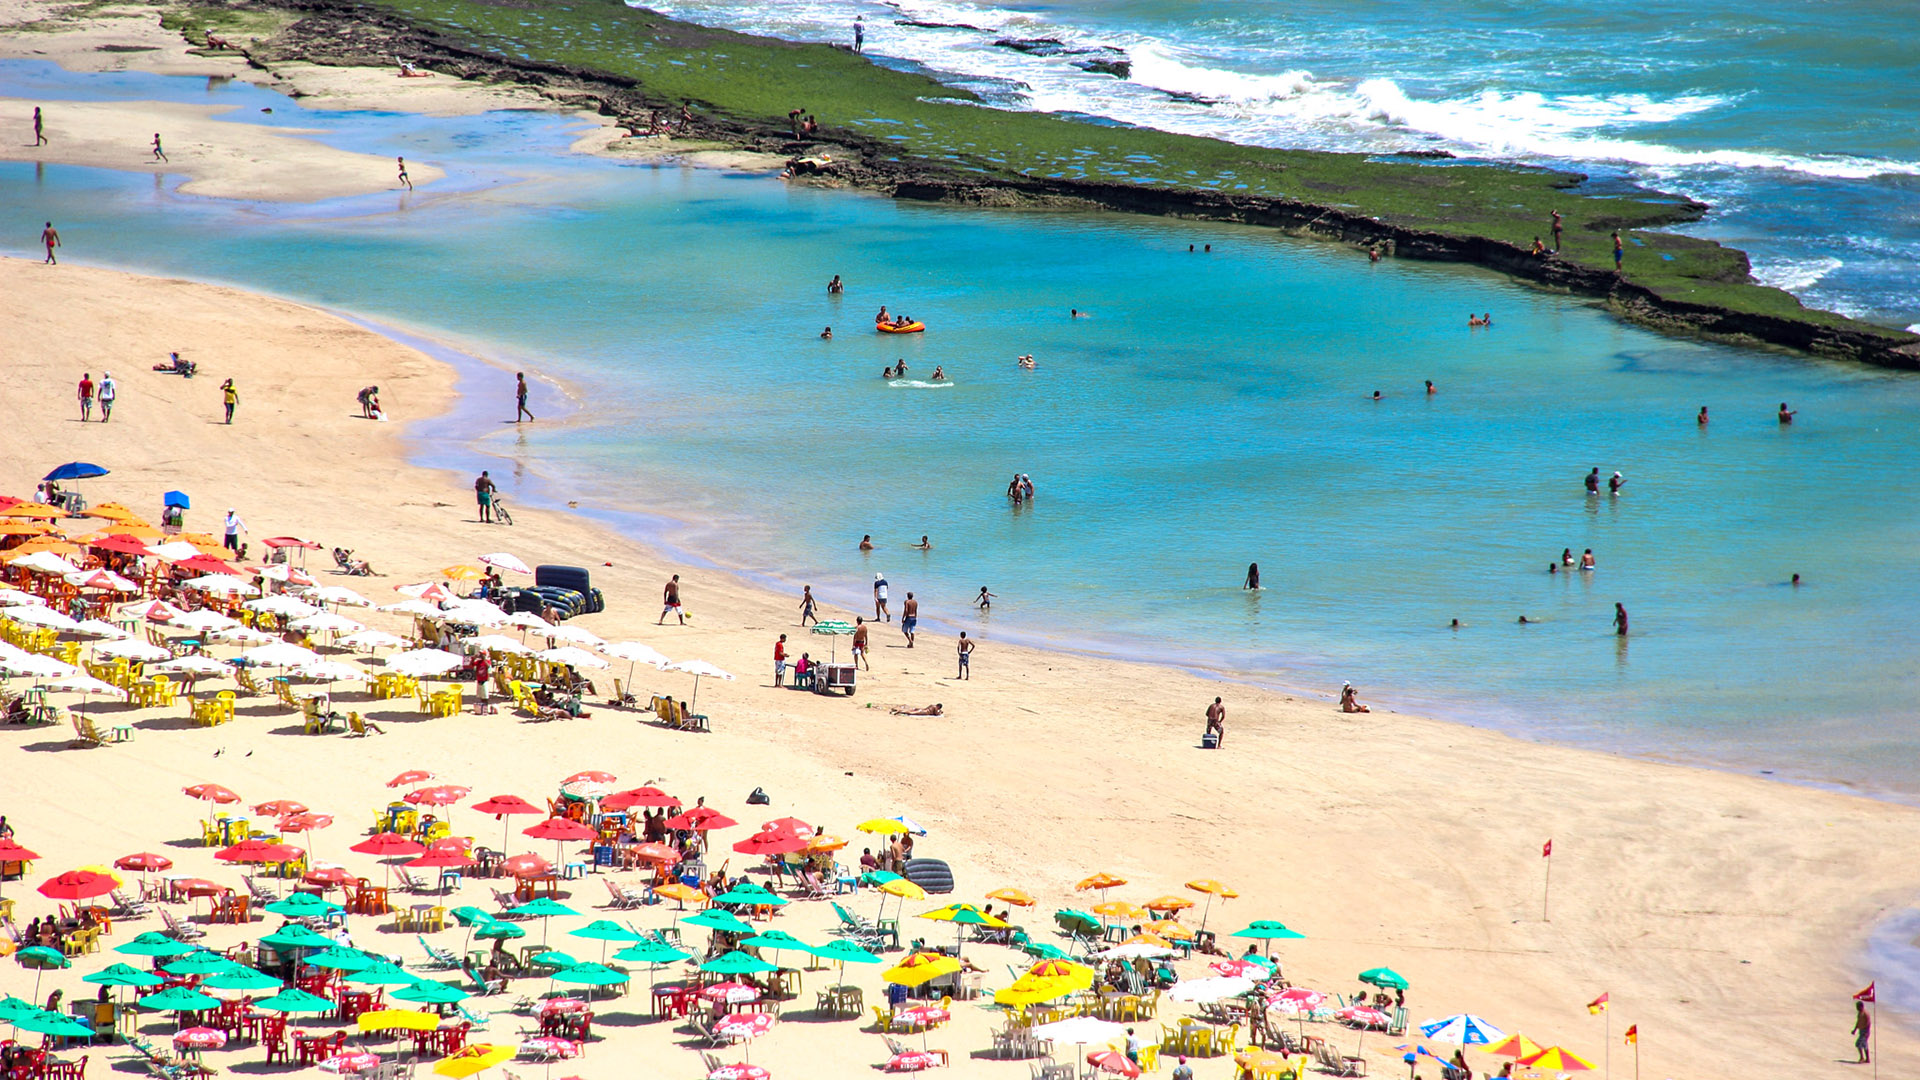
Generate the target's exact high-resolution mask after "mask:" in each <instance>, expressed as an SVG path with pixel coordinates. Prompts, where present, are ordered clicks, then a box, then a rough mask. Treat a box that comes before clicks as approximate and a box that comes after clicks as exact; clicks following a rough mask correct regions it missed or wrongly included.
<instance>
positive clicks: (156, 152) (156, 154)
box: [153, 131, 167, 161]
mask: <svg viewBox="0 0 1920 1080" xmlns="http://www.w3.org/2000/svg"><path fill="white" fill-rule="evenodd" d="M153 159H154V160H155V161H165V160H167V152H166V151H165V150H162V149H160V133H159V132H157V131H156V132H154V133H153Z"/></svg>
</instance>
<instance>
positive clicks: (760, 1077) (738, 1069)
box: [707, 1061, 773, 1080]
mask: <svg viewBox="0 0 1920 1080" xmlns="http://www.w3.org/2000/svg"><path fill="white" fill-rule="evenodd" d="M772 1075H773V1074H772V1073H770V1072H768V1071H767V1070H766V1067H765V1066H761V1065H755V1064H753V1063H752V1062H747V1061H742V1062H738V1063H736V1064H733V1065H722V1066H720V1067H719V1068H717V1069H715V1070H713V1071H712V1072H710V1073H708V1074H707V1080H768V1078H769V1077H771V1076H772Z"/></svg>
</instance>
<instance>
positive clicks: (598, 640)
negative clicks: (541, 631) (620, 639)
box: [547, 623, 607, 649]
mask: <svg viewBox="0 0 1920 1080" xmlns="http://www.w3.org/2000/svg"><path fill="white" fill-rule="evenodd" d="M547 636H548V637H549V638H552V639H553V640H554V641H564V642H566V643H567V644H569V645H585V646H588V647H589V648H594V649H597V648H599V647H600V646H602V645H605V644H606V643H607V639H606V638H603V637H601V636H600V635H599V634H596V633H594V632H593V631H591V630H589V629H587V628H586V627H584V626H569V625H567V624H566V623H561V624H560V625H559V626H556V627H554V628H553V629H551V630H549V631H547Z"/></svg>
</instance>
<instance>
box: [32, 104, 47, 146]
mask: <svg viewBox="0 0 1920 1080" xmlns="http://www.w3.org/2000/svg"><path fill="white" fill-rule="evenodd" d="M33 145H35V146H45V145H47V133H46V131H45V130H44V129H43V128H42V127H41V120H40V106H38V105H35V106H34V107H33Z"/></svg>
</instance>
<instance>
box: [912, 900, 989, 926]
mask: <svg viewBox="0 0 1920 1080" xmlns="http://www.w3.org/2000/svg"><path fill="white" fill-rule="evenodd" d="M914 917H915V918H917V919H932V920H933V921H935V922H950V923H966V924H967V925H968V926H984V927H986V928H987V929H989V930H1005V929H1006V928H1007V926H1008V924H1007V923H1006V922H1005V921H1003V920H1002V919H1001V918H1000V917H999V916H998V915H989V914H987V913H986V912H984V911H981V910H980V909H979V908H977V907H974V906H973V905H972V904H948V905H947V906H946V907H943V908H936V909H934V910H933V911H923V912H921V913H920V914H918V915H916V916H914Z"/></svg>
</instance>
